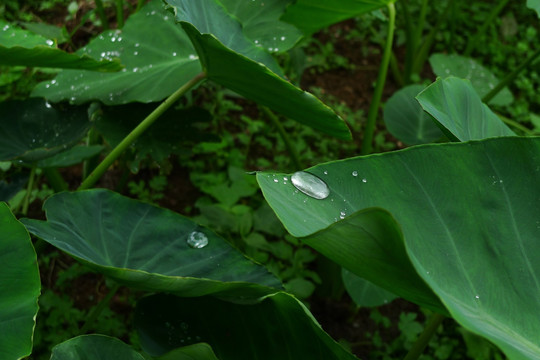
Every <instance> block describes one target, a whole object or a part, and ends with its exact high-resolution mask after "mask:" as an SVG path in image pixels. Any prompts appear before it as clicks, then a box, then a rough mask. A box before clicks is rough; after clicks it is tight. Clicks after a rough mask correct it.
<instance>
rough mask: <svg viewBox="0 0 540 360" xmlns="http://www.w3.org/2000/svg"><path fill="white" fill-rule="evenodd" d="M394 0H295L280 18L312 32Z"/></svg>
mask: <svg viewBox="0 0 540 360" xmlns="http://www.w3.org/2000/svg"><path fill="white" fill-rule="evenodd" d="M394 1H395V0H297V1H296V2H294V4H292V5H290V6H289V7H288V8H287V10H286V12H285V14H284V15H283V16H282V17H281V20H283V21H286V22H288V23H291V24H293V25H294V26H296V27H297V28H299V29H300V30H302V31H303V32H304V33H306V34H312V33H314V32H316V31H318V30H321V29H323V28H326V27H328V26H330V25H332V24H335V23H337V22H340V21H343V20H346V19H349V18H352V17H354V16H357V15H360V14H363V13H367V12H370V11H373V10H376V9H379V8H382V7H384V6H386V5H387V4H389V3H391V2H394Z"/></svg>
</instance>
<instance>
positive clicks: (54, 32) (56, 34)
mask: <svg viewBox="0 0 540 360" xmlns="http://www.w3.org/2000/svg"><path fill="white" fill-rule="evenodd" d="M21 25H22V26H24V27H25V28H26V29H27V30H30V31H32V32H33V33H35V34H38V35H41V36H44V37H46V38H48V39H54V40H56V42H57V43H58V44H62V43H65V42H67V41H68V40H69V34H68V32H67V30H66V28H65V27H64V28H59V27H57V26H54V25H51V24H47V23H31V22H21ZM118 70H121V69H120V68H119V69H118Z"/></svg>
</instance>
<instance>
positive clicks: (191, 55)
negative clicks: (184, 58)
mask: <svg viewBox="0 0 540 360" xmlns="http://www.w3.org/2000/svg"><path fill="white" fill-rule="evenodd" d="M198 58H199V57H198V56H197V55H194V54H189V59H190V60H197V59H198Z"/></svg>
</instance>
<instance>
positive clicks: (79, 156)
mask: <svg viewBox="0 0 540 360" xmlns="http://www.w3.org/2000/svg"><path fill="white" fill-rule="evenodd" d="M103 148H104V147H103V146H102V145H90V146H83V145H79V146H74V147H72V148H71V149H69V150H66V151H63V152H61V153H58V154H56V155H54V156H51V157H49V158H46V159H43V160H40V161H38V163H37V166H38V167H39V168H49V167H50V168H58V167H68V166H73V165H76V164H79V163H81V162H82V161H83V160H86V159H89V158H91V157H93V156H96V155H98V154H99V153H100V152H101V151H102V150H103Z"/></svg>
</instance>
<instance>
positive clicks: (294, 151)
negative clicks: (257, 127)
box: [261, 106, 302, 170]
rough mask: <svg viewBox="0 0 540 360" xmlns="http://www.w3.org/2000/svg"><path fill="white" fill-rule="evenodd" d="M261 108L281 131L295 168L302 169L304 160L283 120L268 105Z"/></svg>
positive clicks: (280, 133)
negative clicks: (301, 158) (284, 126)
mask: <svg viewBox="0 0 540 360" xmlns="http://www.w3.org/2000/svg"><path fill="white" fill-rule="evenodd" d="M261 109H262V111H263V112H264V113H265V115H266V116H267V117H268V118H269V119H270V121H271V122H272V124H273V125H274V126H275V127H276V129H277V131H278V132H279V135H280V136H281V138H282V139H283V142H284V143H285V146H286V147H287V151H288V152H289V156H290V159H291V161H292V163H293V165H294V167H295V169H294V170H300V169H302V162H301V161H300V156H299V155H298V151H297V149H296V146H294V144H293V143H292V142H291V139H290V138H289V135H288V134H287V132H286V131H285V129H284V128H283V125H281V122H280V121H279V119H278V117H277V116H276V114H274V113H273V112H272V111H271V110H270V109H268V108H267V107H266V106H261Z"/></svg>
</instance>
